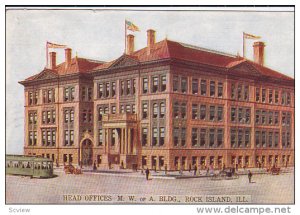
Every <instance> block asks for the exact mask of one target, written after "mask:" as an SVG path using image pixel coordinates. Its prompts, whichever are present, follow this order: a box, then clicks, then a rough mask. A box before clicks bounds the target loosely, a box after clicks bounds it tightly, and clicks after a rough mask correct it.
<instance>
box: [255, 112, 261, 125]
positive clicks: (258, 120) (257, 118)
mask: <svg viewBox="0 0 300 215" xmlns="http://www.w3.org/2000/svg"><path fill="white" fill-rule="evenodd" d="M255 123H256V124H260V110H256V111H255Z"/></svg>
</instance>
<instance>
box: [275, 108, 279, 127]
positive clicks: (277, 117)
mask: <svg viewBox="0 0 300 215" xmlns="http://www.w3.org/2000/svg"><path fill="white" fill-rule="evenodd" d="M278 123H279V112H277V111H275V113H274V124H275V125H278Z"/></svg>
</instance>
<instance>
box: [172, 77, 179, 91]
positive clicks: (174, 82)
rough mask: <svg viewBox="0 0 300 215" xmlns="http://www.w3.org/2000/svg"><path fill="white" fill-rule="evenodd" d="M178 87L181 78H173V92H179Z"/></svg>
mask: <svg viewBox="0 0 300 215" xmlns="http://www.w3.org/2000/svg"><path fill="white" fill-rule="evenodd" d="M178 86H179V78H178V76H173V91H174V92H178Z"/></svg>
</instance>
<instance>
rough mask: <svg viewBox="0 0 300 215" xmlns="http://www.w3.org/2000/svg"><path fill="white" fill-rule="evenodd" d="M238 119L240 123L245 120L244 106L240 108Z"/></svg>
mask: <svg viewBox="0 0 300 215" xmlns="http://www.w3.org/2000/svg"><path fill="white" fill-rule="evenodd" d="M238 120H239V122H240V123H243V122H244V118H243V108H239V109H238Z"/></svg>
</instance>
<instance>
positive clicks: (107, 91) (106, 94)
mask: <svg viewBox="0 0 300 215" xmlns="http://www.w3.org/2000/svg"><path fill="white" fill-rule="evenodd" d="M109 91H110V83H109V82H108V83H105V97H109Z"/></svg>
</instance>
